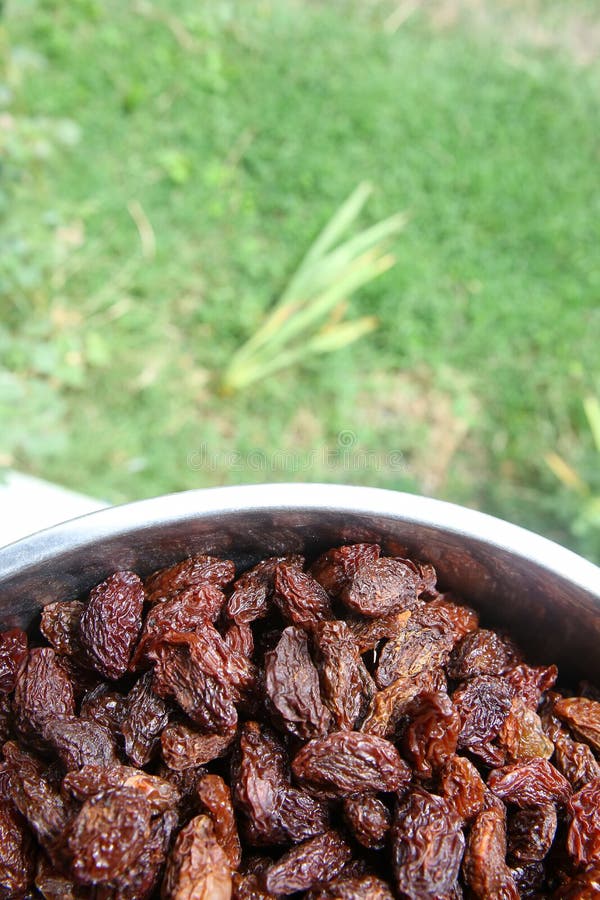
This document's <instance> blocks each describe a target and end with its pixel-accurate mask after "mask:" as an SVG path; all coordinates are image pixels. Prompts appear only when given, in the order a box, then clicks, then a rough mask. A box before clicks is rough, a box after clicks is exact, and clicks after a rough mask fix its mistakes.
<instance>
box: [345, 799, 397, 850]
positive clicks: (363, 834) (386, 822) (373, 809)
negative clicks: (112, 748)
mask: <svg viewBox="0 0 600 900" xmlns="http://www.w3.org/2000/svg"><path fill="white" fill-rule="evenodd" d="M344 818H345V819H346V822H347V824H348V827H349V828H350V830H351V832H352V835H353V837H354V838H355V840H357V841H358V843H359V844H362V846H363V847H368V848H375V849H381V847H383V844H384V839H385V836H386V835H387V833H388V831H389V828H390V822H391V816H390V811H389V810H388V808H387V806H386V805H385V804H384V803H382V802H381V800H378V799H377V797H376V796H375V795H374V794H363V795H362V796H360V797H347V798H346V800H344Z"/></svg>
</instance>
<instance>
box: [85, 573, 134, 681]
mask: <svg viewBox="0 0 600 900" xmlns="http://www.w3.org/2000/svg"><path fill="white" fill-rule="evenodd" d="M143 603H144V588H143V586H142V582H141V581H140V579H139V578H138V576H137V575H135V574H134V573H133V572H116V573H115V574H114V575H111V576H110V578H107V579H106V581H103V582H102V583H101V584H99V585H98V586H97V587H95V588H94V589H93V590H92V591H91V592H90V597H89V600H88V602H87V604H86V607H85V609H84V611H83V613H82V615H81V619H80V622H79V636H80V639H81V643H82V646H83V648H84V650H85V652H86V654H87V656H88V658H89V660H90V662H91V664H92V665H93V667H94V668H95V669H96V671H97V672H100V674H101V675H104V677H105V678H110V679H116V678H120V677H121V675H124V674H125V672H126V671H127V667H128V665H129V659H130V657H131V653H132V650H133V648H134V645H135V643H136V641H137V639H138V636H139V633H140V629H141V625H142V606H143Z"/></svg>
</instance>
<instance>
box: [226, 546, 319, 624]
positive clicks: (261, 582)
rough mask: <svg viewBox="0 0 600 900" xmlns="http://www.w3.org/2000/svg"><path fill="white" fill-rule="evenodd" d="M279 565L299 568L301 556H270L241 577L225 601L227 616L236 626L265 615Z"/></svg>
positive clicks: (302, 561) (301, 562)
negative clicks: (286, 564)
mask: <svg viewBox="0 0 600 900" xmlns="http://www.w3.org/2000/svg"><path fill="white" fill-rule="evenodd" d="M279 563H288V564H289V565H293V566H296V567H298V568H301V567H302V565H303V563H304V559H303V557H302V556H290V557H287V556H272V557H270V558H269V559H263V560H262V562H259V563H258V565H256V566H254V568H252V569H249V570H248V571H247V572H244V574H243V575H241V576H240V577H239V578H238V579H237V581H236V582H235V584H234V585H233V591H232V593H231V596H230V598H229V600H228V601H227V615H228V616H229V618H230V619H234V620H235V621H236V622H237V623H238V624H240V625H241V624H248V623H250V622H253V621H254V620H255V619H262V618H263V617H264V616H266V615H267V612H268V609H269V603H270V601H271V598H272V596H273V583H274V580H275V570H276V569H277V566H278V565H279Z"/></svg>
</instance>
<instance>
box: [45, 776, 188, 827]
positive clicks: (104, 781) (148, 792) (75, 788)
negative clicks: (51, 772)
mask: <svg viewBox="0 0 600 900" xmlns="http://www.w3.org/2000/svg"><path fill="white" fill-rule="evenodd" d="M116 787H127V788H135V790H137V791H140V793H141V794H142V796H143V797H144V798H145V799H146V801H147V802H148V804H149V805H150V808H151V810H152V813H153V814H155V815H158V814H161V813H165V812H167V811H168V810H169V809H170V808H172V807H174V806H176V805H177V803H178V802H179V800H180V792H179V791H178V790H177V788H176V787H175V786H174V785H173V784H171V783H170V782H168V781H166V780H165V779H164V778H160V777H159V776H158V775H149V774H148V773H147V772H142V771H140V770H139V769H135V768H133V766H120V765H115V766H98V765H91V766H83V767H82V768H81V769H79V771H76V772H69V773H68V774H67V775H65V777H64V779H63V783H62V790H63V793H66V794H70V795H71V796H72V797H74V798H75V799H76V800H78V801H79V802H80V803H83V802H84V801H85V800H89V799H90V798H92V797H95V796H96V794H100V793H102V792H103V791H107V790H109V788H116Z"/></svg>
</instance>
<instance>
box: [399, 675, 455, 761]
mask: <svg viewBox="0 0 600 900" xmlns="http://www.w3.org/2000/svg"><path fill="white" fill-rule="evenodd" d="M406 715H407V716H408V718H409V722H408V725H407V727H406V731H405V733H404V737H403V742H402V749H403V750H404V754H405V757H406V759H407V760H408V761H409V762H411V763H412V765H413V767H414V769H415V771H416V772H418V774H419V775H423V776H426V777H431V776H432V775H433V773H434V772H437V771H438V770H439V769H441V767H442V766H443V765H444V763H445V762H446V761H447V760H449V759H450V758H451V757H452V756H454V754H455V752H456V745H457V742H458V734H459V732H460V728H461V722H460V716H459V715H458V713H457V711H456V709H455V707H454V706H453V704H452V701H451V700H450V697H449V696H448V694H445V693H437V694H434V693H423V694H419V695H418V696H417V697H416V698H415V699H414V700H413V701H412V703H411V704H410V706H409V707H408V709H407V710H406Z"/></svg>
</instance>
